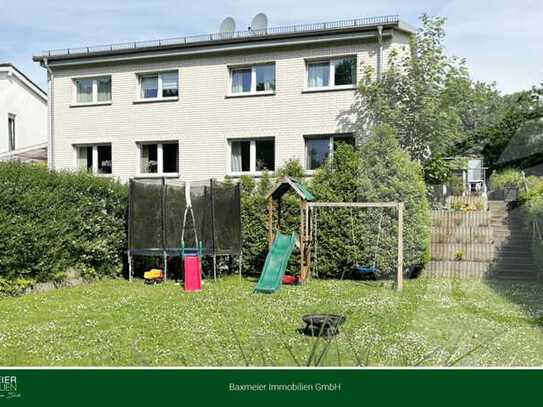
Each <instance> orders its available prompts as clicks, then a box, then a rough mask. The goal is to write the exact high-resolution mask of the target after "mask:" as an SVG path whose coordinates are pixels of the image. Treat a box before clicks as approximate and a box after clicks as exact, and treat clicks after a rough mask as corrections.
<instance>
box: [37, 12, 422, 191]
mask: <svg viewBox="0 0 543 407" xmlns="http://www.w3.org/2000/svg"><path fill="white" fill-rule="evenodd" d="M412 33H413V28H411V27H410V26H409V25H407V24H405V23H403V22H401V21H400V20H399V18H398V17H397V16H392V17H377V18H366V19H359V20H349V21H339V22H334V23H326V24H309V25H299V26H291V27H279V28H265V29H260V30H249V31H245V32H227V33H224V32H223V33H219V34H211V35H204V36H197V37H186V38H180V39H174V40H163V41H147V42H142V43H130V44H120V45H119V44H116V45H110V46H101V47H91V48H78V49H67V50H55V51H46V52H44V53H43V54H42V55H37V56H34V60H35V61H39V62H40V63H41V65H42V66H44V67H45V68H46V69H47V71H48V78H49V94H50V101H51V103H50V111H49V115H50V116H49V119H50V137H51V144H50V147H51V148H50V161H49V165H50V167H52V168H57V169H61V168H62V169H87V170H89V171H92V172H93V173H96V174H112V175H113V176H116V177H119V178H120V179H121V180H123V181H126V180H128V179H129V178H132V177H159V176H167V177H175V178H179V179H182V180H200V179H205V178H211V177H213V178H223V177H225V176H233V177H237V176H239V175H241V174H250V175H258V174H259V173H261V172H262V171H263V170H270V171H273V170H275V169H276V168H278V167H279V166H281V165H282V164H283V163H284V162H285V161H287V160H288V159H290V158H296V159H299V160H300V161H301V162H302V163H303V165H304V166H305V167H306V169H307V170H308V172H309V173H310V172H311V171H312V170H314V169H315V168H317V167H318V166H319V165H321V164H322V163H323V160H324V159H325V158H326V157H327V156H329V155H330V156H331V155H332V154H333V148H334V144H335V142H336V141H338V140H345V141H348V142H349V141H351V140H352V134H350V133H349V129H346V128H345V127H344V126H343V125H340V124H339V122H340V120H339V118H340V117H341V116H344V115H345V114H346V113H347V112H349V110H350V109H351V106H352V104H353V102H354V101H355V88H356V83H357V77H359V75H360V72H361V69H363V68H364V67H365V66H371V67H373V68H374V71H375V72H376V73H378V72H380V71H382V69H383V67H384V66H386V61H387V58H388V56H389V54H390V52H391V51H392V50H393V49H398V50H405V49H406V47H405V46H406V45H407V44H408V40H409V36H410V35H411V34H412ZM341 122H343V120H342V121H341Z"/></svg>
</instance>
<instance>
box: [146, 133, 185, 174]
mask: <svg viewBox="0 0 543 407" xmlns="http://www.w3.org/2000/svg"><path fill="white" fill-rule="evenodd" d="M139 152H140V171H139V172H140V173H141V174H157V175H162V174H175V175H177V174H178V173H179V143H178V142H177V141H171V142H170V141H168V142H163V143H141V144H139Z"/></svg>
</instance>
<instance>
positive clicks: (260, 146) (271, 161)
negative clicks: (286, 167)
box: [230, 139, 275, 174]
mask: <svg viewBox="0 0 543 407" xmlns="http://www.w3.org/2000/svg"><path fill="white" fill-rule="evenodd" d="M230 152H231V157H230V170H231V172H232V173H238V174H239V173H243V172H250V173H255V172H260V171H275V140H274V139H252V140H232V141H230Z"/></svg>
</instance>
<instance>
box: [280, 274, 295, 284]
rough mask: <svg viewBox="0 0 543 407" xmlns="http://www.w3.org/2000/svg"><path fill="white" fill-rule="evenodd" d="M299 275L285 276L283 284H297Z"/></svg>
mask: <svg viewBox="0 0 543 407" xmlns="http://www.w3.org/2000/svg"><path fill="white" fill-rule="evenodd" d="M298 281H299V278H298V276H288V275H287V276H283V284H285V285H296V284H298Z"/></svg>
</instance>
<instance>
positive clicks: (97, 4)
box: [0, 0, 543, 93]
mask: <svg viewBox="0 0 543 407" xmlns="http://www.w3.org/2000/svg"><path fill="white" fill-rule="evenodd" d="M261 11H263V12H265V13H266V14H267V15H268V17H269V22H270V26H280V25H287V24H297V23H310V22H321V21H333V20H340V19H350V18H356V17H365V16H378V15H388V14H400V16H401V18H402V19H404V20H406V21H407V22H409V23H411V24H413V25H417V24H418V17H419V16H420V15H421V14H422V13H424V12H426V13H429V14H431V15H439V16H444V17H446V18H447V19H448V22H447V42H446V44H447V51H448V53H449V54H451V55H457V56H460V57H463V58H466V59H467V62H468V65H469V67H470V71H471V73H472V77H473V78H474V79H477V80H483V81H487V82H492V81H496V83H497V86H498V88H499V89H500V90H501V91H503V92H505V93H508V92H514V91H517V90H521V89H526V88H528V87H530V86H532V85H536V84H538V83H541V82H543V0H492V1H491V0H449V1H446V0H434V1H431V0H426V1H421V0H411V1H406V0H381V1H372V2H370V1H361V0H336V1H334V2H330V1H329V0H311V1H308V0H297V1H287V0H273V1H270V0H265V1H264V0H260V1H255V0H253V1H248V0H241V1H231V0H226V1H210V0H199V1H194V0H192V1H190V2H188V1H186V2H183V1H179V0H177V1H174V0H131V1H118V0H92V1H88V0H86V1H79V0H18V1H13V0H0V61H1V62H13V63H15V64H16V65H17V66H18V67H19V68H20V69H22V70H23V71H24V72H25V73H27V74H28V75H29V76H30V77H31V78H32V79H34V80H35V81H36V82H37V83H38V84H39V85H41V86H43V87H45V85H46V79H45V78H46V76H45V72H44V70H43V69H41V68H40V67H39V65H38V64H36V63H34V62H32V59H31V58H32V55H33V54H37V53H39V52H40V51H41V50H45V49H54V48H66V47H77V46H84V45H98V44H108V43H114V42H125V41H138V40H148V39H159V38H169V37H177V36H184V35H191V34H205V33H212V32H216V31H217V30H218V26H219V24H220V21H221V20H222V18H223V17H226V16H232V17H234V18H235V19H236V21H237V28H238V29H244V28H246V27H247V26H248V25H249V22H250V21H251V18H252V17H253V16H254V15H255V14H256V13H258V12H261Z"/></svg>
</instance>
